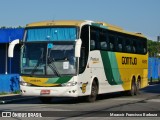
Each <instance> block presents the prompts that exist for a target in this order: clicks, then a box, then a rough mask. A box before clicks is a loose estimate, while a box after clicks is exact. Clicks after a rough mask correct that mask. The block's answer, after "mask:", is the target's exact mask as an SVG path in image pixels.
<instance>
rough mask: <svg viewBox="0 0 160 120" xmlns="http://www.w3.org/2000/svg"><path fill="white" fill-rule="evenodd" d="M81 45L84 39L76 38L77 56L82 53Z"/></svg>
mask: <svg viewBox="0 0 160 120" xmlns="http://www.w3.org/2000/svg"><path fill="white" fill-rule="evenodd" d="M81 45H82V40H81V39H78V40H76V45H75V57H80V55H81Z"/></svg>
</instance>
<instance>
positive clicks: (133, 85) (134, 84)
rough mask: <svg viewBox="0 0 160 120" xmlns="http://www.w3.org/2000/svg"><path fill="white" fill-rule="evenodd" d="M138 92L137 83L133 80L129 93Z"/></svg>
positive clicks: (132, 94)
mask: <svg viewBox="0 0 160 120" xmlns="http://www.w3.org/2000/svg"><path fill="white" fill-rule="evenodd" d="M135 94H136V83H135V81H134V80H132V84H131V90H129V95H130V96H134V95H135Z"/></svg>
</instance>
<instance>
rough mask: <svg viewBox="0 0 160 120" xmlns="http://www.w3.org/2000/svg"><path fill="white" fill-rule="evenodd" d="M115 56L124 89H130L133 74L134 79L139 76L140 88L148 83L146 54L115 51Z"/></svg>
mask: <svg viewBox="0 0 160 120" xmlns="http://www.w3.org/2000/svg"><path fill="white" fill-rule="evenodd" d="M116 58H117V61H118V68H119V71H120V75H121V79H122V80H123V88H124V89H125V90H130V89H131V83H132V78H133V76H134V77H135V78H136V81H137V79H138V77H140V78H141V87H142V88H143V87H146V86H147V85H148V79H147V75H148V55H137V54H128V53H116Z"/></svg>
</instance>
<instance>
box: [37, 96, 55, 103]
mask: <svg viewBox="0 0 160 120" xmlns="http://www.w3.org/2000/svg"><path fill="white" fill-rule="evenodd" d="M39 99H40V101H41V102H42V103H51V101H52V98H51V97H39Z"/></svg>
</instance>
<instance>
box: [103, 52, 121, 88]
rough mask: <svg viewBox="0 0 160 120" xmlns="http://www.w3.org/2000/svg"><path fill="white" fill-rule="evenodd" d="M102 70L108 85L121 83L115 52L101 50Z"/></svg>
mask: <svg viewBox="0 0 160 120" xmlns="http://www.w3.org/2000/svg"><path fill="white" fill-rule="evenodd" d="M101 57H102V61H103V66H104V71H105V75H106V78H107V80H108V82H109V84H110V85H118V84H122V83H123V82H122V80H121V77H120V72H119V69H118V64H117V59H116V56H115V53H113V52H107V51H101Z"/></svg>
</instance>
